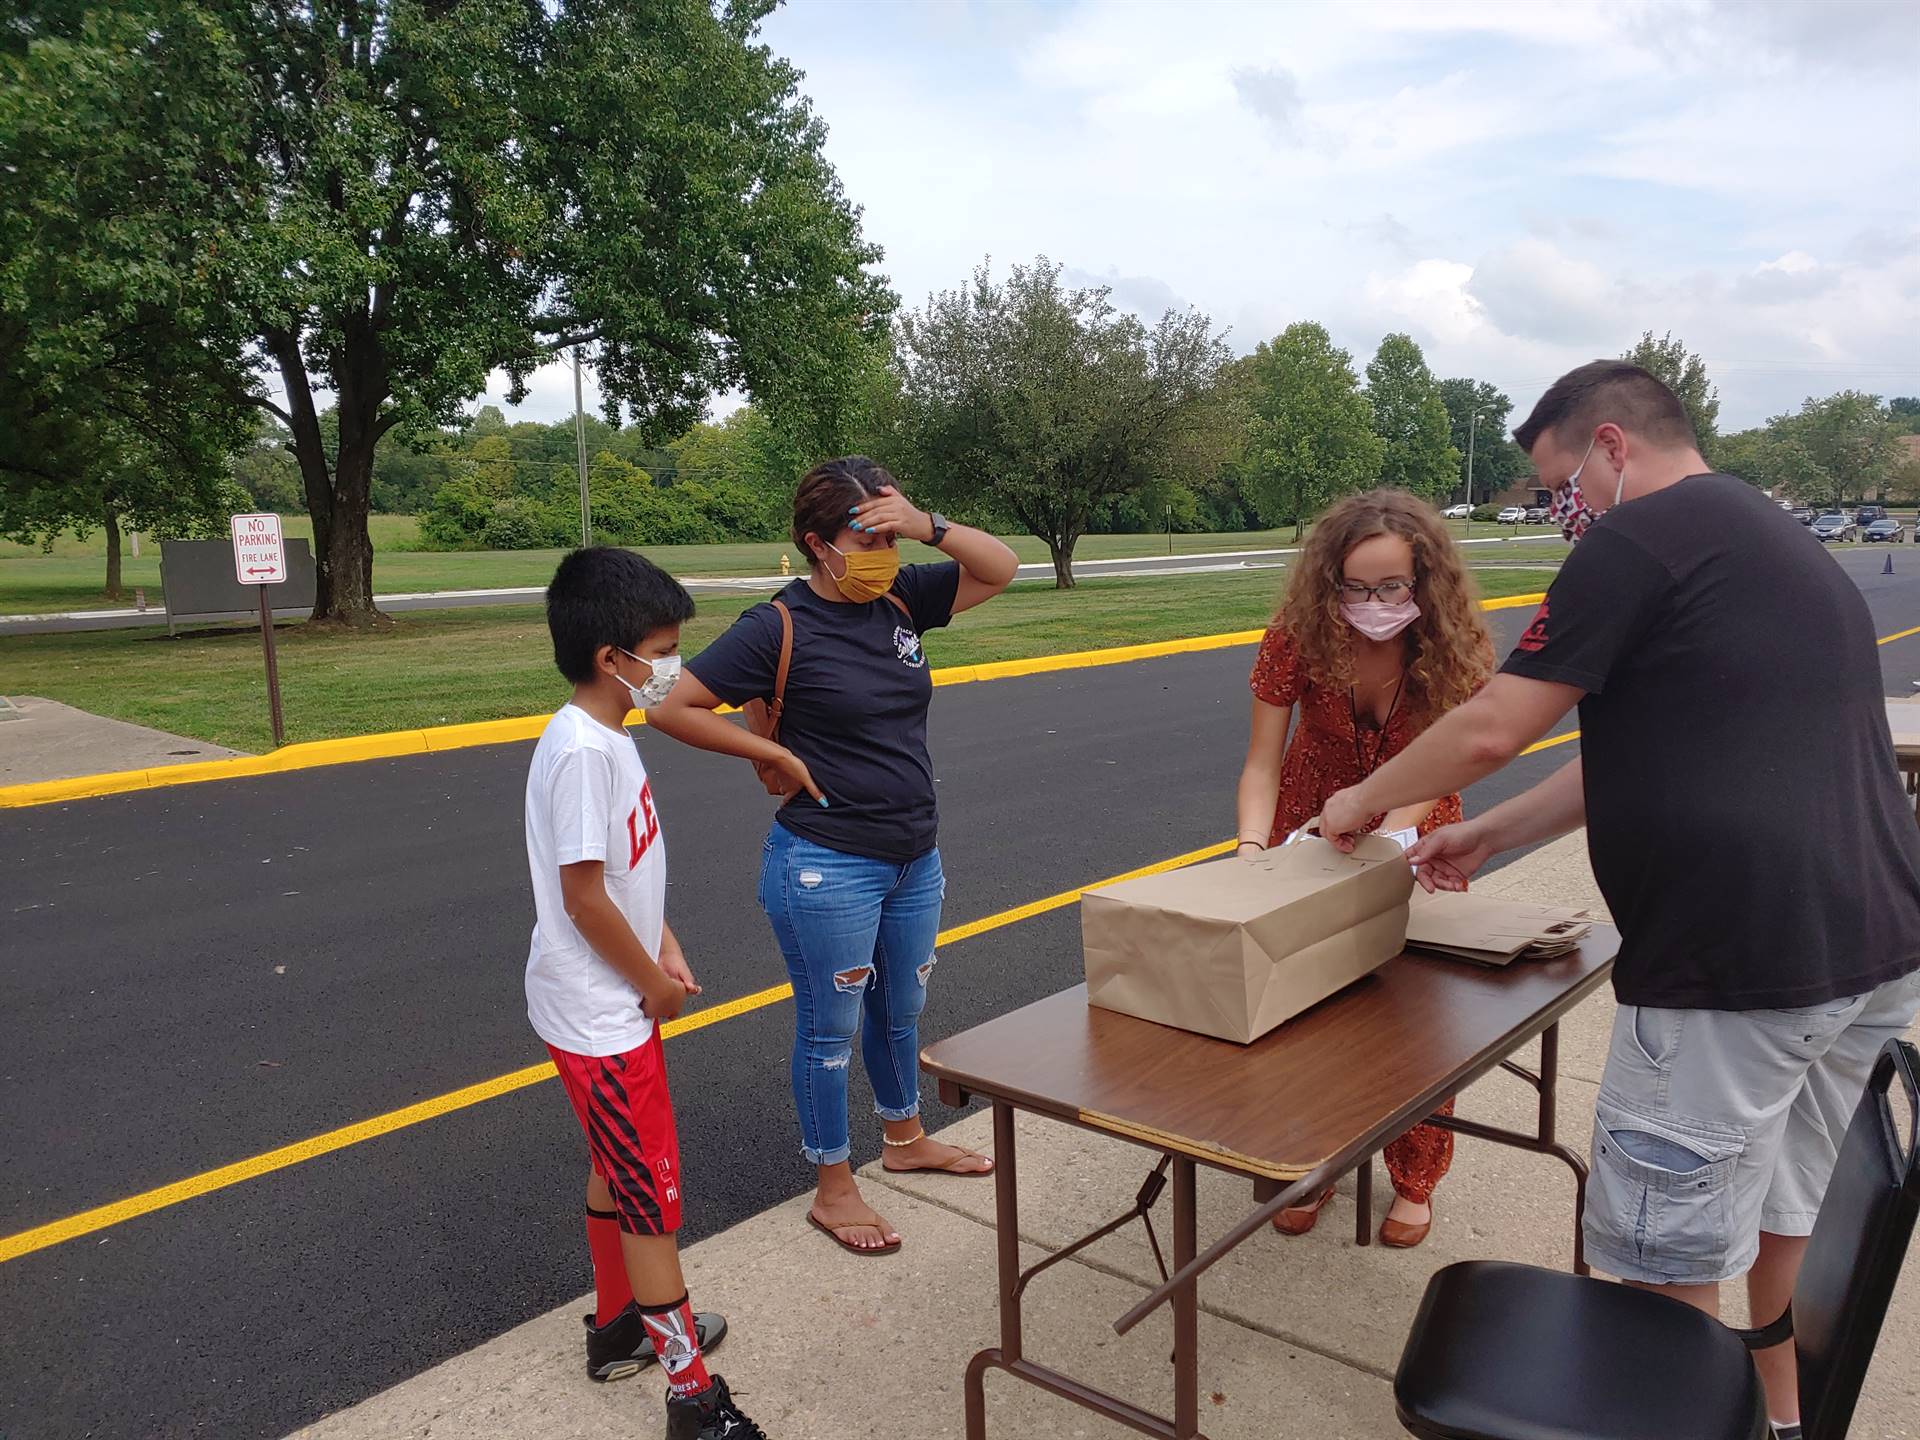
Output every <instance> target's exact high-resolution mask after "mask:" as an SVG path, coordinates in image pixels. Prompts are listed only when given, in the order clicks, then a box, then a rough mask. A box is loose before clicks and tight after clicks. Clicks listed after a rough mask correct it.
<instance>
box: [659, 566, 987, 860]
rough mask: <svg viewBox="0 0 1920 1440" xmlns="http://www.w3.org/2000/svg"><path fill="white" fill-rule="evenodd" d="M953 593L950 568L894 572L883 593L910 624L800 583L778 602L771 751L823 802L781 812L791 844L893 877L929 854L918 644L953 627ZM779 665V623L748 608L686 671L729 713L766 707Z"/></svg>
mask: <svg viewBox="0 0 1920 1440" xmlns="http://www.w3.org/2000/svg"><path fill="white" fill-rule="evenodd" d="M959 588H960V567H959V566H958V565H956V564H953V563H952V562H948V563H946V564H940V565H907V566H903V567H902V568H901V570H900V578H899V579H897V580H895V581H894V584H893V593H894V594H896V595H898V596H899V597H900V599H901V600H902V601H903V602H905V604H906V607H907V612H908V615H911V616H912V620H911V621H909V620H908V618H907V615H902V614H901V613H900V611H899V610H898V608H896V607H895V606H894V605H893V604H892V603H890V602H889V601H886V600H870V601H868V602H867V603H866V604H864V605H849V604H844V603H839V602H835V601H831V600H822V599H821V598H820V597H819V596H818V595H816V594H814V593H813V591H812V590H811V589H809V588H808V586H807V582H806V581H805V580H804V579H801V580H796V581H794V582H793V583H792V584H791V585H789V586H787V588H786V589H785V590H782V591H781V592H780V598H781V599H782V600H784V601H785V602H786V605H787V608H788V609H789V610H791V611H792V612H793V660H792V662H791V664H790V665H789V667H788V670H787V692H786V704H785V707H784V708H783V709H782V711H781V715H780V743H781V744H783V745H785V746H786V747H787V748H788V749H789V750H791V751H793V753H794V754H796V755H798V756H799V757H800V758H801V759H802V760H804V761H806V762H807V769H808V770H810V771H811V772H812V773H813V780H814V783H815V784H816V785H818V786H819V787H820V789H821V792H822V793H823V794H825V795H826V797H827V801H828V805H827V807H826V808H822V807H821V806H820V805H819V804H818V803H817V802H815V800H814V799H813V797H812V796H811V795H808V794H806V793H805V792H804V791H803V792H801V793H800V794H799V795H798V796H796V797H795V798H794V799H792V800H790V801H788V802H787V803H786V804H785V805H783V806H782V807H781V808H780V813H779V816H778V818H779V821H780V823H781V824H782V825H784V826H785V827H786V828H787V829H789V830H791V831H792V832H793V833H794V834H796V835H799V836H801V837H803V838H805V839H808V840H811V841H813V842H814V843H815V844H817V845H824V846H826V847H827V848H828V849H830V850H841V851H844V852H846V853H847V854H849V855H864V856H867V857H868V858H870V859H874V860H887V861H890V862H892V863H894V864H896V865H904V864H907V863H908V862H910V861H913V860H917V859H919V858H920V857H921V856H922V855H925V854H926V853H927V852H928V851H929V850H931V849H933V847H934V843H935V839H936V836H937V834H938V832H939V809H938V806H937V804H936V802H935V800H934V794H933V761H932V760H931V759H930V758H929V757H928V755H927V706H928V704H929V703H931V701H932V699H933V677H932V675H930V674H929V673H928V671H927V654H926V651H925V650H924V649H922V648H921V645H920V636H921V634H922V633H923V632H925V631H928V630H937V629H938V628H940V627H941V626H942V625H945V624H947V623H948V622H949V621H951V620H952V619H953V600H954V596H955V594H957V593H958V591H959ZM779 665H780V616H779V613H778V612H777V611H775V610H774V608H773V606H771V605H756V606H754V607H753V608H752V609H751V610H749V611H747V612H746V613H745V614H744V615H742V616H741V617H740V618H739V619H738V620H736V621H734V622H733V625H732V626H731V627H730V628H729V629H728V630H727V632H726V634H724V635H722V636H721V637H720V638H719V639H718V640H716V641H714V642H713V644H711V645H709V646H708V647H707V648H706V649H704V650H702V651H701V652H700V653H699V654H698V655H696V656H694V657H693V659H691V660H689V661H688V662H687V669H689V670H691V671H692V672H693V674H694V676H695V677H696V678H697V679H698V680H699V681H700V683H701V684H702V685H705V686H706V687H707V689H709V690H711V691H712V692H713V693H714V694H715V695H718V696H719V697H720V698H721V699H722V700H724V701H726V702H727V703H728V704H729V705H743V704H745V703H746V702H747V701H749V700H771V699H772V698H773V681H774V674H775V672H776V671H777V670H778V668H779Z"/></svg>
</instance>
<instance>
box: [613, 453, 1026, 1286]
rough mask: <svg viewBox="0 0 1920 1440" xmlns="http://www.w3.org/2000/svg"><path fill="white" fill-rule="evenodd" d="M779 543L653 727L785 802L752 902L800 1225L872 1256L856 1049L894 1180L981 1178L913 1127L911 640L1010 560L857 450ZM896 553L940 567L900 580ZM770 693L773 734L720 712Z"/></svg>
mask: <svg viewBox="0 0 1920 1440" xmlns="http://www.w3.org/2000/svg"><path fill="white" fill-rule="evenodd" d="M793 538H794V543H795V544H797V545H798V546H799V547H800V551H801V553H802V554H803V555H805V556H806V557H807V559H808V561H809V562H810V564H809V569H808V572H807V574H806V575H805V576H804V577H803V578H799V579H796V580H795V581H794V582H793V583H792V584H790V585H788V586H787V587H786V588H785V589H783V590H782V591H781V592H780V594H779V596H778V597H777V598H776V599H775V600H774V601H773V602H771V603H769V604H765V605H756V606H754V607H753V608H752V609H751V610H748V611H747V612H746V613H745V614H744V615H742V616H741V617H740V618H739V619H738V620H737V621H735V622H734V624H733V626H732V628H731V629H729V630H728V631H727V632H726V634H724V635H722V636H721V637H720V638H719V639H718V640H716V641H714V642H713V644H711V645H709V646H708V647H707V648H706V649H705V650H703V651H701V652H700V653H699V654H698V655H696V656H695V657H694V658H693V659H691V660H689V661H687V663H686V665H685V667H684V668H683V669H682V671H681V676H680V680H679V682H678V683H677V684H676V685H675V686H674V688H673V691H672V693H671V694H670V695H669V696H668V697H667V699H666V701H665V702H664V703H663V704H661V705H660V706H658V707H656V708H654V709H651V710H649V711H648V712H647V720H648V723H649V724H650V725H652V726H653V727H654V728H655V729H657V730H661V731H663V732H665V733H666V734H668V735H671V736H673V737H674V738H675V739H678V740H683V741H685V742H686V743H688V744H690V745H697V746H699V747H700V748H701V749H703V750H713V751H718V752H719V753H721V754H726V755H739V756H742V757H745V758H747V759H750V760H753V761H755V762H756V763H757V764H759V765H760V766H762V767H764V769H763V774H768V775H772V776H774V777H775V779H774V781H771V782H770V783H778V784H780V785H781V786H782V787H783V788H784V789H785V790H786V794H785V795H784V797H783V803H782V805H781V807H780V809H779V811H778V812H777V813H776V815H775V816H774V824H773V828H772V831H771V833H770V834H769V835H768V836H767V841H766V846H765V850H764V857H763V860H762V864H761V872H760V904H761V907H762V908H763V909H764V910H765V911H766V913H767V918H768V920H769V921H770V922H771V923H772V925H773V933H774V937H775V938H776V939H777V940H778V941H779V943H780V950H781V953H782V954H783V955H784V956H785V958H786V964H787V973H788V975H789V976H790V977H791V979H792V981H793V999H794V1022H795V1031H794V1043H793V1062H792V1080H793V1099H794V1107H795V1109H796V1110H797V1111H798V1113H799V1119H800V1136H801V1153H802V1154H803V1155H804V1156H805V1157H806V1158H807V1160H808V1161H810V1162H811V1163H812V1164H813V1165H814V1166H815V1167H816V1168H817V1170H818V1172H819V1185H818V1190H817V1192H816V1194H815V1196H814V1201H813V1207H812V1209H811V1210H810V1211H809V1213H808V1221H809V1223H810V1224H812V1225H813V1227H814V1228H815V1229H817V1230H820V1231H821V1232H823V1233H824V1234H826V1235H829V1236H831V1237H832V1238H833V1239H834V1240H835V1241H836V1242H837V1243H838V1244H839V1245H841V1246H842V1247H843V1248H845V1249H847V1250H850V1251H853V1252H854V1253H856V1254H860V1255H885V1254H891V1253H893V1252H894V1251H896V1250H898V1249H899V1248H900V1236H899V1234H898V1232H896V1231H895V1230H894V1229H893V1227H892V1226H891V1225H889V1224H888V1223H887V1222H886V1220H885V1219H883V1218H882V1217H881V1216H880V1215H879V1214H877V1213H876V1212H875V1211H874V1210H873V1209H872V1208H871V1207H869V1206H868V1205H867V1203H866V1201H865V1200H864V1199H862V1198H861V1195H860V1191H859V1188H858V1187H857V1186H856V1185H855V1183H854V1179H853V1168H852V1163H851V1152H852V1139H851V1135H850V1131H849V1126H848V1118H847V1072H848V1068H849V1066H850V1063H851V1061H852V1057H853V1049H854V1042H855V1040H856V1039H857V1040H858V1041H859V1047H860V1055H861V1059H862V1061H863V1062H864V1063H865V1065H866V1068H867V1078H868V1079H869V1080H870V1081H871V1082H872V1084H873V1093H874V1108H875V1109H876V1110H877V1111H878V1112H879V1115H880V1120H881V1124H882V1126H883V1128H884V1135H883V1140H884V1142H885V1144H884V1156H883V1163H884V1164H885V1165H886V1167H887V1168H888V1169H889V1170H895V1171H906V1170H925V1171H935V1172H939V1173H942V1174H948V1175H961V1176H980V1175H987V1174H990V1173H991V1172H992V1169H993V1162H992V1161H990V1160H989V1159H987V1157H986V1156H984V1155H976V1154H973V1153H972V1152H970V1151H965V1150H960V1149H956V1148H955V1147H953V1146H951V1145H942V1144H939V1143H938V1142H936V1141H934V1140H932V1139H931V1138H929V1137H928V1135H927V1133H926V1131H925V1130H924V1129H923V1128H922V1127H921V1124H920V1090H919V1072H920V1031H919V1022H920V1012H921V1009H922V1008H923V1006H924V1005H925V1003H926V995H927V983H928V980H929V978H930V977H931V975H932V973H933V965H934V954H933V943H934V936H935V935H936V934H937V933H938V932H939V929H940V902H941V897H942V895H943V894H944V892H945V888H946V885H945V880H944V878H943V876H942V874H941V869H940V851H939V848H938V846H937V843H936V840H937V835H936V832H937V828H938V814H937V806H936V804H935V800H934V787H933V762H932V761H931V759H930V758H929V757H928V755H927V708H928V706H929V704H930V703H931V702H932V699H933V677H932V675H931V674H930V673H929V672H928V669H927V657H926V652H925V651H924V650H923V649H922V648H921V644H920V637H921V635H922V634H924V633H925V632H926V631H928V630H932V629H936V628H938V627H939V626H942V625H945V624H946V623H947V622H948V621H950V620H951V619H952V618H953V617H954V616H955V615H957V614H959V613H960V612H961V611H962V610H970V609H972V608H973V607H974V606H975V605H978V604H980V603H981V602H982V601H985V600H990V599H992V598H993V597H994V596H995V595H997V594H999V593H1000V592H1001V591H1002V590H1004V589H1006V588H1007V586H1008V585H1009V584H1010V583H1012V580H1013V575H1014V570H1015V567H1016V564H1017V562H1016V560H1015V559H1014V554H1013V552H1012V551H1011V550H1009V549H1008V548H1007V547H1006V546H1005V545H1003V544H1001V543H1000V541H998V540H996V539H994V538H993V537H992V536H991V535H988V534H986V533H985V532H984V531H980V530H975V529H973V528H972V527H970V526H966V525H954V524H950V523H948V521H947V520H946V519H945V518H944V517H943V516H940V515H933V514H928V513H927V512H926V511H923V510H920V509H918V508H917V507H916V506H914V505H913V504H912V503H911V502H909V501H908V500H907V498H906V496H904V495H902V494H901V493H900V490H899V487H898V486H896V485H895V484H894V481H893V477H892V476H891V475H889V474H888V473H887V472H886V471H885V470H884V469H882V468H881V467H880V466H879V465H877V464H875V463H874V462H873V461H872V460H869V459H867V458H866V457H865V456H864V455H849V456H845V457H843V458H841V459H838V460H829V461H826V462H825V463H824V464H821V465H816V466H815V467H814V468H813V469H812V470H810V471H809V472H808V473H807V475H806V476H805V477H804V478H803V479H802V480H801V481H800V486H799V489H798V490H797V491H796V492H795V495H794V501H793ZM903 539H904V540H912V541H918V542H919V543H921V544H923V545H930V546H932V547H933V548H935V549H936V550H939V551H940V552H941V553H942V555H943V556H945V557H947V558H946V559H944V560H942V561H937V562H934V563H931V564H924V565H906V566H902V565H901V563H900V548H899V547H900V542H901V541H902V540H903ZM789 626H790V627H791V636H792V639H791V644H790V647H789V646H788V645H787V644H786V643H785V640H784V637H785V636H786V635H787V633H788V631H789ZM783 650H784V651H786V652H787V654H788V657H789V658H788V664H787V670H786V676H785V683H784V686H782V684H781V677H780V669H781V663H780V662H781V655H782V652H783ZM776 697H777V698H778V699H779V701H780V706H779V709H778V726H779V728H778V731H777V734H776V735H775V736H774V737H773V738H767V737H765V736H762V735H757V734H754V733H753V732H752V731H751V730H749V729H747V728H745V727H742V726H739V725H735V724H733V723H732V722H730V721H728V720H726V719H724V718H722V717H721V716H719V715H717V714H715V713H714V712H715V710H716V709H717V708H718V707H719V706H720V705H723V704H729V705H744V704H747V703H748V702H750V701H755V700H759V701H763V702H768V703H769V704H771V702H772V701H774V700H775V699H776Z"/></svg>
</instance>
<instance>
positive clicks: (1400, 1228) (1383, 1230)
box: [1380, 1200, 1433, 1250]
mask: <svg viewBox="0 0 1920 1440" xmlns="http://www.w3.org/2000/svg"><path fill="white" fill-rule="evenodd" d="M1432 1229H1433V1201H1431V1200H1429V1201H1427V1218H1426V1221H1425V1223H1424V1224H1420V1225H1409V1224H1407V1223H1406V1222H1405V1221H1404V1220H1383V1221H1381V1222H1380V1243H1381V1244H1382V1245H1385V1246H1387V1247H1388V1248H1389V1249H1392V1250H1411V1249H1413V1247H1414V1246H1416V1245H1418V1244H1419V1243H1420V1242H1421V1241H1422V1240H1424V1239H1426V1238H1427V1235H1428V1234H1429V1233H1430V1232H1431V1231H1432Z"/></svg>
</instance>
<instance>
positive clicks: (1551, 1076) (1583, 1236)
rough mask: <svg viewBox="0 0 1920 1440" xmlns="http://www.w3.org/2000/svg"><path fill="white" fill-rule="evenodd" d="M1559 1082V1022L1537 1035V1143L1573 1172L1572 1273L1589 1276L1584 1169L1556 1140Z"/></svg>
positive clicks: (1575, 1157)
mask: <svg viewBox="0 0 1920 1440" xmlns="http://www.w3.org/2000/svg"><path fill="white" fill-rule="evenodd" d="M1559 1083H1560V1022H1559V1021H1558V1020H1556V1021H1554V1022H1553V1024H1551V1025H1549V1026H1548V1027H1547V1028H1546V1029H1545V1030H1543V1031H1542V1032H1541V1033H1540V1143H1541V1144H1542V1145H1544V1146H1545V1147H1546V1148H1547V1153H1548V1154H1552V1155H1558V1156H1559V1157H1560V1158H1561V1159H1562V1160H1564V1161H1566V1163H1567V1168H1568V1169H1570V1170H1572V1171H1573V1273H1574V1274H1576V1275H1591V1274H1592V1273H1593V1270H1592V1267H1591V1266H1589V1265H1588V1264H1587V1231H1586V1219H1587V1167H1586V1166H1585V1165H1582V1164H1581V1163H1580V1159H1579V1157H1578V1156H1576V1155H1574V1154H1573V1153H1572V1152H1571V1151H1569V1150H1568V1149H1567V1148H1566V1147H1565V1146H1564V1145H1562V1144H1560V1143H1559V1141H1558V1140H1557V1139H1556V1138H1555V1135H1554V1131H1555V1126H1556V1124H1557V1122H1558V1103H1559Z"/></svg>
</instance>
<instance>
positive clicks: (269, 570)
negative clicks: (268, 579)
mask: <svg viewBox="0 0 1920 1440" xmlns="http://www.w3.org/2000/svg"><path fill="white" fill-rule="evenodd" d="M274 569H275V567H274V566H272V565H249V566H248V567H247V573H248V574H249V575H271V574H273V572H274Z"/></svg>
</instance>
